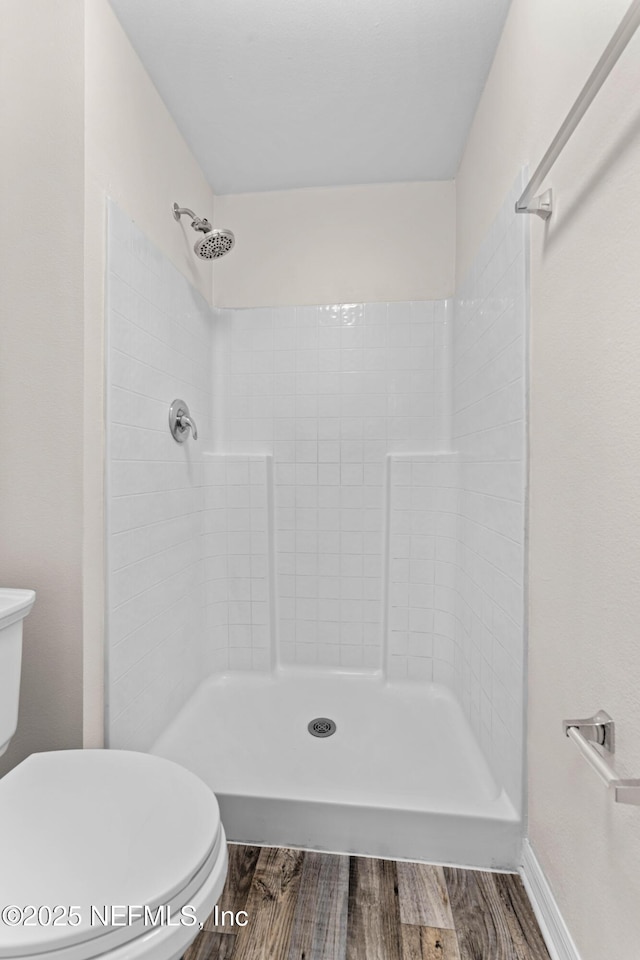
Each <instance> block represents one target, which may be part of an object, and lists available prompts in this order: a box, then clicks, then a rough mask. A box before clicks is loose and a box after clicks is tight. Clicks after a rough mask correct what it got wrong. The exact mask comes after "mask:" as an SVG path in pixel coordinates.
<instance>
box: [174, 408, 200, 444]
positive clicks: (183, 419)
mask: <svg viewBox="0 0 640 960" xmlns="http://www.w3.org/2000/svg"><path fill="white" fill-rule="evenodd" d="M176 422H177V424H178V426H179V427H180V429H181V430H188V429H189V428H191V433H192V434H193V439H194V440H197V439H198V428H197V427H196V425H195V422H194V421H193V420H192V419H191V417H188V416H187V415H186V414H184V413H183V414H182V416H180V417H178V418H177V421H176Z"/></svg>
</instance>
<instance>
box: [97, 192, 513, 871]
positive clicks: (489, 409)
mask: <svg viewBox="0 0 640 960" xmlns="http://www.w3.org/2000/svg"><path fill="white" fill-rule="evenodd" d="M523 183H524V181H523V178H522V177H520V178H518V182H517V183H516V184H514V186H513V189H512V190H511V191H510V193H509V195H508V196H507V197H506V198H505V201H504V204H503V206H502V208H501V210H500V211H499V214H498V216H497V218H496V220H495V222H494V224H493V225H492V227H491V229H490V230H489V231H488V233H487V235H486V237H485V239H484V241H483V243H482V244H481V246H480V248H479V251H478V254H477V257H476V259H475V261H474V263H473V264H472V266H471V269H470V270H469V272H468V274H467V276H466V278H464V280H463V282H462V283H461V284H460V287H459V289H458V290H457V291H456V294H455V296H454V297H452V298H451V299H450V300H446V301H435V302H434V301H423V302H393V303H364V304H362V303H358V304H353V303H351V304H319V305H315V306H309V305H302V306H299V307H293V306H292V307H270V306H269V305H265V306H264V307H262V308H259V309H216V308H211V307H210V306H209V305H208V304H207V303H206V302H205V301H204V300H203V299H202V298H201V297H200V296H199V295H198V294H197V293H196V292H195V291H194V289H193V288H192V287H191V286H190V285H189V283H188V281H187V280H186V279H185V278H184V277H183V276H182V274H180V273H179V272H178V271H177V269H176V268H175V267H173V266H172V265H171V263H170V262H169V261H168V260H166V259H165V258H164V257H163V256H162V254H160V253H159V252H158V251H157V250H156V249H155V248H154V247H153V246H152V244H151V243H150V242H149V241H148V240H147V239H146V238H145V237H144V236H143V235H142V234H141V233H140V231H139V230H138V228H137V227H136V226H135V225H134V224H133V223H132V222H131V221H130V220H129V219H128V217H127V216H126V214H125V213H123V212H122V211H120V210H119V209H118V208H117V207H116V206H115V205H114V204H110V207H109V256H108V269H107V314H108V323H107V328H108V337H109V343H108V351H107V353H108V369H107V381H108V415H107V427H108V430H107V432H108V444H109V451H108V458H107V459H108V478H107V488H108V493H107V525H108V536H107V540H108V569H109V583H108V631H107V632H108V637H107V704H108V705H107V731H108V744H109V746H111V747H116V748H128V749H138V750H146V751H151V752H154V753H157V754H159V755H162V756H165V757H168V758H170V759H173V760H176V761H177V762H179V763H182V764H183V765H184V766H186V767H188V768H189V769H191V770H193V771H194V772H195V773H197V774H198V775H199V776H201V777H202V778H203V779H204V780H205V781H206V782H207V783H208V784H209V785H210V786H211V787H212V789H213V790H214V791H215V793H216V794H217V796H218V799H219V801H220V806H221V811H222V818H223V822H224V824H225V828H226V831H227V835H228V836H229V838H230V839H232V840H238V841H244V842H250V843H265V844H274V845H286V846H301V847H309V848H315V849H321V850H336V851H343V852H355V853H360V854H371V855H376V856H389V857H393V858H410V859H425V860H431V861H439V862H449V863H457V864H469V865H477V866H484V867H506V868H513V867H514V866H515V865H516V864H517V862H518V854H519V844H520V838H521V824H522V817H523V782H522V781H523V718H524V693H523V690H524V669H525V630H524V538H525V495H526V490H525V478H526V340H527V337H526V323H527V302H528V292H527V249H526V243H527V234H526V231H527V226H528V225H527V222H526V218H519V217H516V216H515V214H514V212H513V211H514V203H515V200H516V198H517V197H518V195H519V193H520V191H521V190H522V187H523ZM187 212H189V213H190V211H187ZM208 226H209V229H210V225H208ZM196 229H202V228H196ZM203 232H204V231H203ZM231 236H232V235H231ZM198 242H200V241H198ZM232 255H233V254H232ZM176 397H183V398H184V401H185V402H186V403H187V404H188V405H189V410H190V422H193V423H194V424H196V423H197V432H198V436H197V439H196V438H195V436H194V433H195V431H190V432H189V435H188V436H186V437H184V438H182V439H184V441H185V442H181V443H176V442H175V440H174V437H173V436H172V435H171V433H170V431H169V424H168V415H169V409H170V407H171V404H172V402H173V401H174V399H175V398H176Z"/></svg>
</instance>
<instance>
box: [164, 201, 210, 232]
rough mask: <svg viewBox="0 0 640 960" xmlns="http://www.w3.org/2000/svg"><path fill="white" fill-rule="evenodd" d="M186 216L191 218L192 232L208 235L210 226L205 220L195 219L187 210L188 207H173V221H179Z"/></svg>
mask: <svg viewBox="0 0 640 960" xmlns="http://www.w3.org/2000/svg"><path fill="white" fill-rule="evenodd" d="M183 214H186V215H187V216H189V217H191V226H192V227H193V229H194V230H201V231H202V232H203V233H210V231H211V224H210V223H209V221H208V220H207V219H206V218H205V219H202V218H201V217H197V216H196V215H195V213H194V212H193V210H189V207H179V206H178V204H177V203H174V205H173V216H174V219H175V220H180V217H181V216H182V215H183Z"/></svg>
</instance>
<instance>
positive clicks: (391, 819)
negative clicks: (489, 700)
mask: <svg viewBox="0 0 640 960" xmlns="http://www.w3.org/2000/svg"><path fill="white" fill-rule="evenodd" d="M317 718H322V719H327V720H331V721H333V723H334V724H335V732H333V733H332V735H330V736H323V737H318V736H312V735H310V732H309V729H308V725H309V724H310V722H312V721H314V720H316V719H317ZM151 752H152V753H155V754H157V755H158V756H162V757H166V758H168V759H170V760H174V761H175V762H177V763H180V764H182V766H185V767H187V768H188V769H189V770H192V771H193V772H194V773H196V774H197V775H198V776H199V777H201V778H202V779H203V780H204V781H205V782H206V783H207V784H208V785H209V786H210V787H211V789H212V790H213V791H214V792H215V793H216V795H217V797H218V801H219V804H220V810H221V815H222V820H223V823H224V826H225V830H226V832H227V836H228V837H229V839H230V840H235V841H238V842H242V843H255V844H264V845H270V846H288V847H292V846H293V847H303V848H305V849H315V850H328V851H336V852H341V853H354V854H360V855H364V856H367V855H369V856H375V857H390V858H392V859H408V860H427V861H430V862H435V863H450V864H457V865H463V866H476V867H485V868H495V869H515V868H516V867H517V865H518V859H519V851H520V842H521V823H520V820H519V817H518V815H517V812H516V811H515V809H514V807H513V805H512V804H511V802H510V800H509V798H508V797H507V795H506V794H505V793H504V791H500V789H499V788H498V787H497V785H496V783H495V782H494V780H493V778H492V776H491V773H490V771H489V768H488V766H487V764H486V762H485V760H484V758H483V756H482V753H481V751H480V748H479V746H478V744H477V742H476V740H475V738H474V736H473V733H472V731H471V729H470V727H469V725H468V723H467V720H466V718H465V716H464V713H463V711H462V709H461V708H460V705H459V704H458V702H457V701H456V699H455V698H454V697H453V695H452V694H451V692H450V691H449V690H448V689H447V688H446V687H443V686H439V685H437V684H418V683H415V684H414V683H408V682H404V683H402V682H388V681H385V680H383V679H382V677H381V676H380V675H366V674H357V673H338V672H327V673H319V672H318V671H317V670H314V671H311V670H309V671H305V670H302V669H298V668H291V669H281V670H278V671H275V672H274V673H271V674H249V673H240V672H238V673H231V674H226V675H216V676H213V677H210V678H209V679H207V680H206V681H205V682H204V683H202V684H201V686H200V687H199V688H198V690H197V691H196V692H195V694H194V695H193V697H192V698H191V699H190V700H189V701H188V703H187V704H186V705H185V706H184V708H183V709H182V711H181V712H180V713H179V714H178V716H177V717H176V718H175V720H174V721H173V722H172V724H171V725H170V726H169V727H168V728H167V729H166V730H165V732H164V733H163V734H162V735H161V736H160V738H159V739H158V740H157V741H156V743H155V744H154V745H153V747H152V749H151Z"/></svg>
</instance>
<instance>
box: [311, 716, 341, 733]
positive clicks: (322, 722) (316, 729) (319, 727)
mask: <svg viewBox="0 0 640 960" xmlns="http://www.w3.org/2000/svg"><path fill="white" fill-rule="evenodd" d="M307 730H308V731H309V733H310V734H311V736H312V737H330V736H331V734H333V733H335V732H336V725H335V723H334V722H333V720H329V719H328V718H327V717H316V719H315V720H311V721H310V723H309V724H308V725H307Z"/></svg>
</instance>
